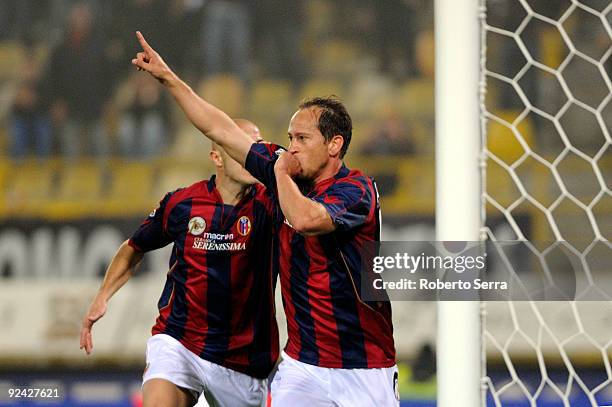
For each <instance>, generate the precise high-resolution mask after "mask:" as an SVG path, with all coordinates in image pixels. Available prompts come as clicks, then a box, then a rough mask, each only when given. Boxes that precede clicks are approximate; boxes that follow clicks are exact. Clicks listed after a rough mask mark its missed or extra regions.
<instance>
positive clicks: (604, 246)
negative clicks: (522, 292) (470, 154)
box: [481, 0, 612, 406]
mask: <svg viewBox="0 0 612 407" xmlns="http://www.w3.org/2000/svg"><path fill="white" fill-rule="evenodd" d="M481 6H482V13H481V27H482V30H481V40H482V44H481V45H482V61H481V85H482V86H481V89H482V92H481V118H482V128H483V132H482V134H483V143H482V145H483V150H482V164H483V165H482V167H483V173H482V175H483V193H482V218H483V229H482V237H483V239H485V240H487V241H488V242H501V241H520V242H521V243H520V244H521V245H522V246H523V250H522V251H521V253H522V254H521V255H520V258H518V259H516V258H515V259H512V258H511V256H510V257H508V258H505V264H504V266H505V267H508V268H510V269H511V270H510V271H511V272H516V273H520V272H521V271H520V270H519V268H520V267H529V268H531V269H533V270H536V271H537V272H538V273H541V274H542V275H543V276H545V277H546V278H551V279H554V278H555V275H559V273H560V274H562V275H564V276H567V275H568V272H569V273H570V274H571V275H572V276H573V277H574V281H573V283H574V288H575V290H574V291H573V294H574V295H573V296H571V298H568V299H567V300H566V301H520V302H519V301H509V302H501V301H499V302H492V301H490V302H483V370H484V371H485V374H484V377H483V383H482V384H483V386H482V387H483V399H484V400H486V404H487V405H489V406H553V405H555V406H557V405H558V406H600V405H612V368H611V363H610V361H611V355H612V301H611V300H612V297H611V296H610V290H609V280H610V277H609V275H611V274H612V262H611V261H610V259H611V258H612V255H611V253H612V245H611V244H610V236H611V232H612V193H611V190H610V185H611V182H612V154H611V152H612V148H611V145H612V139H611V137H610V133H611V131H612V93H611V91H612V85H611V81H610V72H611V70H612V69H611V68H612V57H611V55H612V30H611V24H612V2H611V1H610V0H581V1H577V0H565V1H562V0H537V1H536V0H482V4H481ZM525 253H526V254H525ZM519 264H520V266H519ZM606 282H607V283H606ZM606 287H607V288H606Z"/></svg>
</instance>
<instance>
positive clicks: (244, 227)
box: [236, 216, 251, 236]
mask: <svg viewBox="0 0 612 407" xmlns="http://www.w3.org/2000/svg"><path fill="white" fill-rule="evenodd" d="M236 229H238V233H240V234H241V235H242V236H246V235H248V234H249V233H251V219H249V217H248V216H243V217H241V218H240V219H238V223H237V224H236Z"/></svg>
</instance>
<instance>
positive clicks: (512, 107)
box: [0, 0, 612, 406]
mask: <svg viewBox="0 0 612 407" xmlns="http://www.w3.org/2000/svg"><path fill="white" fill-rule="evenodd" d="M583 3H593V4H591V6H592V7H593V8H594V10H596V11H597V13H599V14H598V15H599V16H600V17H601V16H603V20H602V19H601V18H599V17H598V18H596V19H595V20H593V18H594V15H595V14H593V13H589V12H586V11H584V10H583V9H580V8H576V9H575V10H574V11H572V10H570V11H569V14H568V15H567V16H566V18H565V19H564V21H563V24H561V29H562V32H563V33H564V34H566V36H565V37H564V36H563V35H561V34H560V32H561V31H560V30H559V29H558V28H557V26H555V25H554V24H551V23H550V22H548V23H546V22H545V21H544V22H543V21H542V20H541V19H538V18H536V17H535V16H546V17H547V18H549V19H550V20H551V21H559V19H560V18H561V17H562V16H564V15H565V14H564V12H566V11H567V10H568V8H569V7H570V5H571V4H572V2H570V1H569V0H568V1H561V0H558V1H527V2H523V4H531V5H532V6H533V8H531V9H529V10H527V9H525V7H524V5H521V3H520V2H519V1H518V0H491V1H490V2H489V4H488V8H489V23H490V24H491V25H492V26H495V27H503V29H505V30H510V31H512V32H516V31H517V30H518V29H519V28H520V27H523V28H522V29H521V30H522V31H521V32H520V36H519V37H520V39H521V40H522V43H523V44H525V46H524V47H523V48H522V49H521V48H520V47H518V46H516V44H517V42H516V38H512V37H508V36H503V35H502V36H501V37H499V38H498V37H496V35H493V34H491V35H490V37H489V38H490V40H489V41H488V42H487V45H488V47H489V51H488V62H487V67H488V68H489V69H490V70H491V71H494V72H498V73H500V74H501V75H505V76H506V77H508V78H513V77H514V75H516V73H517V72H518V71H519V70H520V69H521V67H523V66H524V64H525V63H526V62H525V61H524V60H523V59H524V58H523V59H522V57H521V56H522V55H524V53H525V52H527V53H529V54H530V55H532V56H533V57H534V58H536V59H537V60H538V61H541V62H542V64H545V65H547V66H550V67H552V69H557V68H558V67H559V65H560V64H561V62H562V61H563V60H564V59H565V58H566V55H567V53H568V51H567V45H566V44H567V41H568V38H569V41H572V43H573V44H575V48H576V49H579V50H583V52H586V53H588V55H593V58H596V57H597V56H599V59H598V61H600V62H601V63H600V66H601V69H599V68H598V69H595V70H594V69H593V67H592V64H591V65H589V64H588V63H587V64H586V65H585V64H580V63H578V64H574V65H572V70H571V72H570V71H569V70H568V72H569V74H568V75H567V76H566V77H565V80H566V81H567V83H568V84H569V85H568V86H570V87H571V88H572V89H574V88H573V87H574V86H576V87H578V88H579V89H580V90H579V91H578V94H577V95H578V96H576V97H577V98H578V100H582V101H583V102H584V103H585V104H587V105H590V106H594V107H595V108H599V109H600V117H601V120H599V121H598V120H593V119H592V117H591V116H589V115H588V113H589V112H588V111H587V113H585V112H584V110H585V109H584V108H583V109H582V110H581V109H580V108H581V106H580V104H577V105H576V106H577V107H576V108H575V109H573V110H571V111H569V112H568V114H567V115H564V118H563V126H564V128H565V129H566V130H567V133H568V134H570V135H571V139H572V140H576V142H575V144H576V146H577V147H576V148H578V149H580V150H581V151H585V152H586V154H590V156H591V157H593V156H595V155H596V154H597V153H598V152H599V151H601V150H602V148H603V149H604V153H602V154H600V155H601V157H600V158H599V161H598V162H597V164H598V165H599V166H600V167H601V168H603V170H602V172H603V174H604V175H603V177H604V179H605V182H606V183H607V187H608V190H607V195H606V194H605V193H604V197H603V198H601V201H602V202H603V203H602V204H601V205H599V204H598V205H597V210H598V211H600V212H596V214H597V220H598V222H599V221H600V219H601V230H604V231H607V232H605V233H608V237H609V230H610V229H611V228H610V225H611V224H612V223H611V222H610V208H611V207H612V203H611V199H610V190H609V185H610V179H611V177H610V175H611V172H610V168H611V165H610V162H611V160H610V154H609V151H610V144H611V142H610V125H611V122H612V119H611V116H612V113H611V110H610V109H611V107H612V103H610V102H609V100H610V80H609V73H610V25H609V22H610V20H611V19H612V12H611V11H610V9H611V8H610V7H609V6H607V3H608V2H607V1H599V2H597V1H590V2H583ZM606 7H607V8H606ZM526 19H527V21H525V20H526ZM604 20H605V21H608V25H607V28H606V26H605V24H604V23H603V22H602V21H604ZM522 24H523V25H524V26H523V25H522ZM433 28H434V21H433V1H430V0H385V1H383V2H381V1H375V0H309V1H305V0H297V1H282V0H258V1H256V2H253V1H247V0H243V1H241V0H172V1H164V0H128V1H125V0H106V1H84V2H83V1H73V0H36V1H35V0H2V2H1V4H0V153H1V157H0V191H1V195H0V389H3V388H7V387H19V386H21V387H41V386H52V387H56V388H59V389H60V395H61V397H60V399H59V400H56V401H58V403H60V404H62V405H74V406H77V405H78V406H129V405H136V404H137V403H138V397H139V387H140V376H141V372H142V369H143V367H144V349H145V343H146V339H147V337H148V336H149V334H150V327H151V326H152V325H153V322H154V319H155V317H156V303H157V299H158V296H159V295H160V293H161V289H162V284H163V281H164V279H165V273H166V271H167V262H168V258H169V252H168V250H160V251H158V252H155V253H150V254H148V255H147V257H146V259H145V262H144V263H143V265H142V267H141V271H140V273H139V274H138V275H137V276H135V277H134V278H133V279H132V281H130V282H129V283H128V284H127V285H126V286H125V287H124V288H123V289H122V290H121V291H120V292H119V293H118V294H117V295H116V296H115V297H114V298H113V299H112V300H111V303H110V308H109V311H108V313H107V316H106V317H104V318H103V320H101V321H100V322H99V323H98V324H96V325H95V328H94V353H93V355H91V356H88V357H87V356H85V354H84V352H82V351H79V349H78V347H79V345H78V335H79V331H80V324H81V318H82V316H83V313H84V312H85V310H86V308H87V306H88V304H89V302H90V300H91V298H92V297H93V295H94V294H95V292H96V290H97V287H98V285H99V283H100V280H101V277H102V275H103V273H104V270H105V267H106V265H107V264H108V262H109V261H110V259H111V258H112V256H113V254H114V252H115V250H116V249H117V248H118V246H119V245H120V243H121V242H122V241H123V240H125V239H126V238H128V237H129V236H130V235H131V232H132V231H134V230H135V228H136V227H137V226H138V225H139V224H140V221H141V220H142V219H143V218H144V217H145V216H146V215H147V214H148V213H149V212H150V211H151V209H153V208H154V207H156V206H157V202H158V201H159V200H160V199H161V198H162V197H163V195H164V193H165V192H167V191H170V190H174V189H176V188H178V187H180V186H186V185H189V184H191V183H193V182H195V181H198V180H200V179H203V178H208V177H209V176H210V175H211V174H212V172H213V166H212V165H211V163H210V161H209V158H208V151H209V147H210V146H209V143H208V142H207V141H206V140H205V138H204V137H203V136H202V135H201V134H199V133H198V132H197V131H196V130H195V129H194V128H193V127H192V126H191V125H190V124H189V123H188V122H187V121H186V120H185V118H184V117H183V115H182V113H181V112H180V111H179V110H178V109H177V107H176V105H175V104H174V103H173V101H172V100H171V98H170V97H169V95H168V94H167V93H166V92H165V90H164V89H163V88H162V86H160V85H159V84H158V83H157V82H156V81H155V80H154V79H151V78H150V77H149V76H148V75H145V74H143V73H138V72H136V71H135V70H134V69H133V67H132V66H131V64H130V60H131V58H132V56H133V55H134V54H135V53H136V52H137V51H138V50H139V48H138V46H137V41H136V39H135V36H134V32H135V31H136V30H140V31H142V32H143V34H144V35H145V36H146V37H147V39H148V41H149V43H150V44H151V45H152V46H153V47H154V48H156V49H157V50H158V52H159V53H160V54H161V55H162V56H163V57H164V59H165V60H166V61H167V62H168V63H169V64H170V66H171V67H172V68H173V69H174V70H175V71H176V72H177V73H179V75H180V76H181V77H182V78H183V79H185V80H186V81H187V82H188V83H189V84H191V86H192V87H193V88H194V89H195V90H196V91H197V92H198V93H199V94H200V95H202V96H203V97H204V98H206V99H207V100H209V101H211V102H212V103H214V104H216V105H217V106H219V107H221V108H222V109H223V110H225V111H226V112H227V113H229V114H230V115H231V116H234V117H245V118H248V119H250V120H252V121H254V122H255V123H256V124H257V125H258V126H259V127H260V129H261V131H262V134H263V136H264V137H265V138H266V139H267V140H269V141H273V142H277V143H279V144H287V143H286V142H287V139H286V131H287V125H288V122H289V119H290V117H291V115H292V113H293V112H294V111H295V109H296V106H297V104H298V103H299V101H300V100H302V99H303V98H305V97H311V96H315V95H318V96H321V95H323V96H326V95H337V96H339V97H340V98H341V99H343V100H344V102H345V103H346V105H347V107H348V109H349V111H350V113H351V115H352V117H353V121H354V132H353V140H352V142H351V146H350V149H349V153H348V155H347V160H346V161H347V164H348V166H349V167H355V168H359V169H361V170H363V171H364V172H366V173H367V174H369V175H371V176H373V177H375V178H376V180H377V182H378V185H379V189H380V193H381V205H382V212H383V239H385V240H420V241H426V240H433V239H434V34H433ZM606 29H607V31H606ZM606 52H607V54H606ZM590 53H592V54H590ZM606 55H607V56H606ZM578 62H580V61H578ZM605 75H607V82H606V81H605ZM516 83H517V84H518V87H519V88H520V89H524V90H525V96H526V98H527V99H528V100H530V101H531V103H533V105H534V106H536V107H537V106H541V105H545V106H552V107H551V108H552V109H557V110H558V109H559V108H560V106H562V105H563V103H564V101H565V100H564V99H563V95H564V89H563V87H562V86H561V85H559V84H558V82H555V81H554V80H551V78H550V77H549V73H548V72H546V71H543V70H541V69H540V70H537V69H534V70H531V71H529V73H528V74H525V75H524V76H523V79H521V80H520V81H518V80H517V81H516ZM517 95H519V92H518V91H517V88H516V87H513V86H512V85H511V84H508V83H507V82H504V81H498V82H495V81H492V82H491V84H490V86H489V92H488V94H487V99H486V108H487V110H488V111H490V112H492V113H493V114H494V115H495V116H496V117H500V118H502V119H503V120H506V121H509V122H512V121H513V120H515V119H516V117H518V116H519V115H520V113H521V112H522V111H523V110H524V109H525V103H524V100H522V99H521V98H520V96H517ZM448 97H450V98H452V97H453V95H448ZM458 103H461V101H458ZM559 104H560V105H559ZM555 106H556V107H555ZM553 114H554V112H553ZM518 126H519V127H520V132H521V134H523V138H524V140H527V144H528V146H529V148H533V149H536V148H538V149H539V150H538V151H539V152H540V153H541V154H542V155H543V156H547V157H555V156H558V155H559V154H560V152H561V151H563V149H564V145H565V144H564V143H565V142H564V141H563V139H560V138H559V137H558V136H555V133H554V130H555V129H554V128H553V129H552V130H551V128H550V127H549V126H548V123H547V122H546V121H545V120H542V119H541V115H539V114H532V115H527V116H526V117H525V118H524V119H521V120H520V121H519V122H518ZM606 129H607V130H606ZM489 131H490V138H489V140H490V144H489V150H490V151H491V152H492V154H493V155H495V156H497V157H501V160H502V161H504V162H507V163H508V164H510V163H512V162H515V161H516V160H517V159H518V158H519V157H521V155H522V154H523V153H524V151H525V145H521V144H520V143H518V142H517V138H516V137H514V136H513V133H512V131H511V129H509V127H508V126H504V125H503V124H500V122H499V121H492V122H491V124H490V125H489ZM606 149H607V150H606ZM564 162H565V161H564ZM498 166H499V165H497V164H496V165H494V167H495V168H494V169H493V170H492V172H491V175H490V177H489V178H488V184H487V189H488V190H489V191H491V193H492V194H497V195H499V196H501V197H502V199H506V200H508V202H509V203H510V202H512V200H511V198H508V197H509V196H511V194H512V193H515V190H514V189H513V188H512V180H510V179H509V178H508V173H507V171H503V170H500V169H499V168H497V167H498ZM564 168H565V167H564ZM567 168H568V169H567V171H565V170H564V171H565V172H564V175H563V176H564V179H566V180H567V182H568V183H569V184H571V185H577V186H578V187H582V189H580V188H578V189H575V190H572V191H570V192H571V193H572V194H575V195H576V196H587V197H588V196H590V195H589V194H591V195H592V194H593V188H594V190H597V188H599V187H600V185H599V184H598V183H597V182H596V183H595V184H594V185H595V186H594V187H593V188H591V189H589V188H590V187H589V185H587V182H586V181H585V179H587V178H588V177H587V176H585V175H584V174H585V173H586V174H588V173H589V168H588V165H587V168H586V170H585V169H584V160H582V161H581V159H580V157H578V158H574V157H570V158H569V159H568V160H567ZM518 170H520V171H521V173H520V174H519V175H520V176H521V177H523V176H524V177H526V179H529V180H530V181H529V182H531V183H532V185H536V188H535V189H536V190H538V191H537V193H542V194H544V195H543V197H542V198H538V199H547V198H548V197H550V195H547V193H548V192H547V191H549V189H550V188H548V186H549V183H550V185H552V183H553V182H554V180H553V181H551V179H550V177H548V178H547V176H548V175H549V173H548V170H547V168H542V166H540V165H538V163H537V162H536V163H526V164H525V165H524V166H521V167H520V168H518V169H517V171H518ZM583 170H584V171H586V172H584V171H583ZM565 177H567V178H565ZM585 177H586V178H585ZM590 181H592V180H591V178H589V182H590ZM604 192H605V191H604ZM581 194H582V195H581ZM504 197H505V198H504ZM498 209H499V208H498ZM513 211H514V212H513V215H514V216H515V217H516V219H517V222H518V223H519V224H520V225H521V227H523V228H524V229H525V230H528V231H529V232H528V233H529V236H530V237H531V236H535V237H534V238H536V239H541V240H546V239H550V238H551V235H550V232H549V231H548V229H547V219H546V218H545V217H543V216H542V214H541V213H539V212H538V210H537V208H534V206H533V205H531V206H530V205H528V204H525V205H524V206H521V207H517V208H514V209H513ZM489 213H490V226H491V228H492V229H493V230H497V232H498V233H501V234H502V235H503V233H504V231H506V230H507V225H506V224H505V223H504V222H503V219H504V213H503V211H502V212H500V211H499V210H497V211H496V210H495V208H489ZM566 219H571V218H567V217H566ZM560 222H561V223H562V224H563V222H566V223H568V224H570V223H571V225H574V226H575V225H579V226H580V227H582V226H583V225H581V224H578V223H576V222H575V221H560ZM585 227H587V228H588V225H587V226H585ZM570 229H572V228H570ZM572 230H573V231H574V238H577V239H579V238H580V237H582V236H584V234H585V233H586V232H584V230H583V229H578V228H576V227H574V228H573V229H572ZM503 236H508V237H507V238H512V236H510V235H508V234H506V235H503ZM568 236H569V235H568ZM167 249H168V248H167ZM279 309H281V307H279ZM279 319H280V324H281V329H284V321H283V317H282V315H281V316H280V318H279ZM394 322H395V338H396V345H397V350H398V359H399V361H400V372H401V373H400V392H401V397H402V405H405V406H431V405H433V404H434V400H435V389H436V387H435V356H434V353H433V352H434V347H435V346H434V345H435V323H436V314H435V304H433V303H399V302H398V303H395V304H394ZM511 323H512V322H508V324H511ZM555 323H557V324H558V325H561V326H563V325H564V324H565V320H563V319H560V320H557V321H555ZM602 324H603V325H602V328H603V327H604V326H606V325H605V322H602ZM507 327H508V325H506V326H500V328H499V329H500V330H504V329H505V328H507ZM607 327H608V328H607V329H605V330H604V331H603V334H601V332H600V334H601V335H600V336H602V335H603V336H604V337H605V336H606V335H607V336H608V337H609V334H607V333H606V332H609V327H610V322H609V321H608V325H607ZM523 328H524V327H523ZM595 329H597V328H595ZM604 349H605V348H604ZM600 350H601V349H598V350H595V351H592V350H588V349H587V350H585V351H584V352H582V353H583V358H582V359H581V360H582V361H583V362H584V364H586V365H589V363H590V362H589V361H591V360H594V359H597V352H598V351H600ZM608 351H609V350H608ZM520 352H521V350H520V349H519V359H520V356H521V355H520ZM522 352H523V356H524V357H523V359H524V360H525V361H526V363H525V365H526V366H527V367H526V371H527V372H530V371H535V370H537V369H536V368H535V367H534V365H533V363H532V362H533V357H532V353H529V352H528V351H527V350H523V351H522ZM594 354H595V355H596V357H595V358H594V359H593V358H592V357H593V355H594ZM584 355H586V356H584ZM604 355H605V352H604ZM589 357H591V359H589ZM604 358H605V356H604ZM494 359H495V360H497V364H499V362H501V361H502V357H500V356H498V357H497V358H494ZM600 359H601V353H600V354H599V360H600ZM530 363H531V364H530ZM495 366H496V365H495V363H492V364H491V367H490V369H491V371H493V372H495ZM607 366H608V368H609V361H608V365H607ZM599 368H600V367H594V368H593V369H595V370H597V369H599ZM525 377H526V381H529V380H530V379H529V377H530V376H529V374H527V375H526V376H525ZM611 393H612V391H611ZM611 398H612V394H611ZM5 403H8V405H21V404H15V401H14V400H10V399H7V398H6V393H5V392H4V390H2V393H0V405H4V404H5ZM32 403H33V404H28V405H36V403H34V402H32ZM24 405H25V404H24ZM508 405H511V404H508Z"/></svg>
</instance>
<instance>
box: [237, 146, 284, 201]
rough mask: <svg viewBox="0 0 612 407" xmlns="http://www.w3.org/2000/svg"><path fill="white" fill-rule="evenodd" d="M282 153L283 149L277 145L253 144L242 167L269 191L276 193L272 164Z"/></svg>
mask: <svg viewBox="0 0 612 407" xmlns="http://www.w3.org/2000/svg"><path fill="white" fill-rule="evenodd" d="M284 151H285V149H284V148H282V147H281V146H279V145H277V144H270V143H254V144H253V145H252V146H251V149H250V150H249V153H248V154H247V158H246V161H245V163H244V167H245V168H246V169H247V171H248V172H250V173H251V175H253V176H254V177H255V178H257V179H258V180H259V181H261V183H262V184H264V185H265V186H266V187H267V188H268V189H269V190H271V191H276V176H275V175H274V164H275V163H276V160H277V159H278V156H279V155H280V154H282V153H283V152H284Z"/></svg>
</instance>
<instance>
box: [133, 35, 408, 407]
mask: <svg viewBox="0 0 612 407" xmlns="http://www.w3.org/2000/svg"><path fill="white" fill-rule="evenodd" d="M137 36H138V39H139V41H140V43H141V45H142V47H143V51H142V52H139V53H138V54H137V55H136V58H134V59H133V60H132V63H133V64H134V65H135V66H137V67H138V68H139V69H142V70H145V71H147V72H149V73H150V74H151V75H152V76H154V77H155V78H157V79H158V80H159V81H160V82H161V83H163V84H164V85H165V86H166V87H167V89H168V90H169V91H170V93H171V94H172V95H173V97H174V98H175V100H176V101H177V103H178V104H179V105H180V107H181V108H182V109H183V111H184V112H185V114H186V115H187V117H188V118H189V120H190V121H191V122H192V123H193V124H194V125H195V126H196V127H197V128H198V129H199V130H200V131H201V132H202V133H203V134H204V135H206V137H208V138H210V139H211V140H212V141H214V142H215V143H218V144H219V145H222V146H223V147H224V148H225V149H226V151H227V152H228V154H230V155H231V156H232V157H233V158H234V159H235V160H236V161H238V162H239V163H241V164H243V165H245V167H246V168H247V169H248V170H249V172H251V174H253V175H254V176H255V177H257V178H258V179H259V180H260V181H262V182H263V183H264V185H266V187H267V188H268V189H269V190H270V192H271V194H272V196H273V197H274V199H275V200H276V202H275V203H276V206H277V208H280V209H281V210H282V211H277V212H276V215H277V216H278V217H277V219H276V222H277V235H278V240H277V243H278V246H276V247H275V249H274V253H275V254H276V256H275V261H278V265H279V267H280V276H281V289H282V294H283V304H284V308H285V313H286V315H287V329H288V336H289V339H288V342H287V345H286V346H285V350H284V352H283V361H282V363H281V364H280V365H279V369H278V372H277V374H276V375H275V377H274V380H273V383H272V386H271V390H272V405H273V406H398V405H399V397H398V394H397V367H396V364H395V347H394V341H393V326H392V322H391V306H390V303H389V302H374V303H373V302H368V303H366V302H365V301H364V300H363V299H362V298H361V296H360V294H359V291H358V287H360V270H361V258H360V248H361V247H362V246H363V244H364V243H365V242H368V241H378V240H380V235H379V230H380V218H379V203H378V194H377V191H376V186H375V184H374V183H373V181H372V180H371V179H370V178H369V177H367V176H365V175H363V174H362V173H361V172H359V171H355V170H350V169H348V168H347V167H346V166H345V165H344V164H343V161H342V159H343V157H344V155H345V153H346V151H347V149H348V146H349V143H350V140H351V133H352V124H351V118H350V116H349V114H348V112H347V111H346V109H345V108H344V106H343V105H342V103H340V102H339V101H338V100H335V99H331V98H315V99H311V100H309V101H306V102H304V103H302V104H301V105H300V106H299V109H298V110H297V112H296V113H295V114H294V115H293V117H292V118H291V121H290V123H289V131H288V134H289V150H288V152H283V151H284V150H283V149H282V148H280V147H279V146H276V145H273V144H266V143H253V141H252V140H250V139H249V138H248V137H247V136H246V135H245V134H244V132H243V131H242V130H241V129H240V128H239V127H238V126H236V125H235V124H234V123H233V122H232V120H231V119H230V118H229V117H228V116H227V115H226V114H225V113H224V112H222V111H221V110H219V109H217V108H216V107H214V106H213V105H211V104H210V103H208V102H206V101H205V100H203V99H202V98H200V97H199V96H198V95H197V94H195V93H194V92H193V90H192V89H191V88H190V87H189V86H188V85H187V84H185V83H184V82H183V81H182V80H181V79H180V78H178V77H177V76H176V75H175V74H174V73H173V72H172V71H171V70H170V68H169V67H168V66H167V64H166V63H165V62H164V61H163V59H162V58H161V56H160V55H159V54H158V53H157V52H155V50H154V49H153V48H151V46H150V45H149V44H147V42H146V40H145V39H144V37H143V36H142V34H140V33H137Z"/></svg>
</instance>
